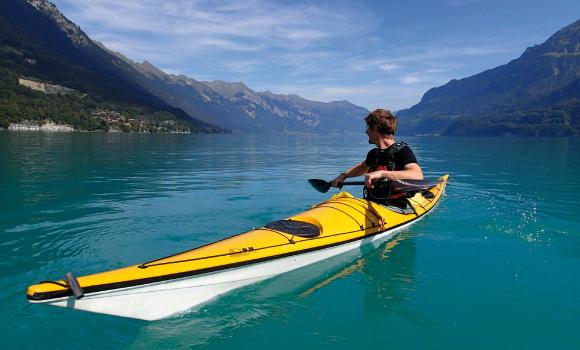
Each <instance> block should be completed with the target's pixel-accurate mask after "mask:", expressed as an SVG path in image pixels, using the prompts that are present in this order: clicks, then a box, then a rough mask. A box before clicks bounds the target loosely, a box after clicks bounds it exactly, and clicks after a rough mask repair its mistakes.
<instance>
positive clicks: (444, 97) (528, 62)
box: [399, 20, 580, 136]
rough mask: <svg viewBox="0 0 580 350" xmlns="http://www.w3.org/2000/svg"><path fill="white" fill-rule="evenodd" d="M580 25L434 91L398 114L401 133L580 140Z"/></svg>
mask: <svg viewBox="0 0 580 350" xmlns="http://www.w3.org/2000/svg"><path fill="white" fill-rule="evenodd" d="M579 80H580V20H579V21H576V22H574V23H572V24H571V25H569V26H567V27H565V28H563V29H561V30H560V31H558V32H557V33H555V34H554V35H553V36H552V37H550V38H549V39H548V40H547V41H546V42H544V43H543V44H541V45H536V46H534V47H530V48H528V49H526V51H525V52H524V53H523V54H522V55H521V56H520V57H519V58H517V59H515V60H513V61H511V62H509V63H507V64H505V65H503V66H499V67H496V68H493V69H490V70H487V71H485V72H482V73H480V74H477V75H474V76H472V77H468V78H464V79H460V80H452V81H450V82H449V83H447V84H445V85H443V86H441V87H437V88H433V89H430V90H429V91H427V92H426V93H425V95H424V96H423V98H422V99H421V102H420V103H419V104H417V105H415V106H413V107H412V108H410V109H408V110H403V111H400V112H399V116H400V117H401V119H402V120H403V121H402V123H401V127H402V129H401V131H402V132H404V133H415V134H443V135H454V136H461V135H474V136H484V135H530V136H534V135H546V136H549V135H580V113H579V111H580V89H579V84H580V83H579Z"/></svg>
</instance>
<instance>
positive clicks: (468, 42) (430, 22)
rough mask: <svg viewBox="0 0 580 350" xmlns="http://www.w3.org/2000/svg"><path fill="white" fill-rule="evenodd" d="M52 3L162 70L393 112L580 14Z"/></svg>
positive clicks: (511, 7) (469, 4) (496, 8)
mask: <svg viewBox="0 0 580 350" xmlns="http://www.w3.org/2000/svg"><path fill="white" fill-rule="evenodd" d="M52 1H53V2H54V3H55V4H56V5H57V6H58V8H59V9H60V10H61V11H62V12H63V13H64V15H65V16H66V17H68V18H69V19H71V20H72V21H73V22H75V23H76V24H78V25H79V26H80V27H81V28H82V29H83V30H84V31H85V32H86V33H87V34H88V35H89V36H90V37H91V38H93V39H95V40H98V41H100V42H102V43H104V44H105V46H107V47H108V48H110V49H112V50H115V51H119V52H121V53H122V54H124V55H125V56H127V57H129V58H131V59H133V60H135V61H139V62H141V61H143V60H148V61H149V62H151V63H153V64H154V65H155V66H157V67H159V68H161V69H162V70H163V71H165V72H167V73H171V74H184V75H187V76H189V77H191V78H194V79H197V80H218V79H219V80H226V81H243V82H245V83H246V84H247V85H248V86H249V87H251V88H252V89H254V90H256V91H265V90H268V91H271V92H274V93H284V94H290V93H293V94H298V95H300V96H302V97H305V98H308V99H311V100H316V101H324V102H328V101H336V100H349V101H351V102H353V103H355V104H357V105H360V106H363V107H366V108H368V109H373V108H376V107H387V108H390V109H392V110H399V109H403V108H408V107H411V106H412V105H414V104H416V103H418V102H419V101H420V99H421V96H422V95H423V94H424V93H425V92H426V91H427V90H428V89H429V88H431V87H435V86H440V85H443V84H445V83H446V82H448V81H449V80H451V79H459V78H463V77H467V76H470V75H474V74H477V73H479V72H481V71H484V70H486V69H490V68H493V67H496V66H498V65H502V64H505V63H507V62H509V61H510V60H512V59H515V58H517V57H519V56H520V55H521V53H522V52H523V51H524V50H525V48H526V47H528V46H533V45H534V44H540V43H542V42H544V41H545V40H546V39H547V38H548V37H549V36H550V35H552V34H553V33H554V32H556V31H557V30H559V29H560V28H562V27H564V26H566V25H568V24H570V23H572V22H574V21H575V20H577V19H579V18H580V1H578V0H575V1H557V0H554V1H515V0H513V1H510V0H505V1H496V0H439V1H436V0H433V1H412V0H409V1H260V0H233V1H196V0H166V1H158V0H140V1H137V0H123V1H120V0H52Z"/></svg>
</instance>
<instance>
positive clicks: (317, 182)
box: [308, 179, 365, 193]
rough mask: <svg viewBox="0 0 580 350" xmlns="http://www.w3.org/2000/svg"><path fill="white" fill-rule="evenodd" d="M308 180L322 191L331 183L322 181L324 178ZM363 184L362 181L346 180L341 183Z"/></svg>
mask: <svg viewBox="0 0 580 350" xmlns="http://www.w3.org/2000/svg"><path fill="white" fill-rule="evenodd" d="M308 182H309V183H310V184H311V185H312V187H314V188H315V189H316V190H317V191H318V192H322V193H326V192H328V190H329V189H330V188H331V187H332V185H331V184H330V182H328V181H324V180H320V179H309V180H308ZM364 184H365V182H364V181H348V182H343V183H342V185H343V186H349V185H364Z"/></svg>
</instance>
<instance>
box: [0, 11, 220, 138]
mask: <svg viewBox="0 0 580 350" xmlns="http://www.w3.org/2000/svg"><path fill="white" fill-rule="evenodd" d="M0 71H1V72H0V73H1V74H0V127H6V126H7V125H8V124H9V123H15V122H21V121H23V120H37V121H38V122H40V121H42V120H46V119H51V120H53V121H55V122H62V123H68V124H71V125H73V126H74V127H76V128H77V129H81V130H99V129H105V130H108V129H109V127H110V125H109V124H108V123H109V122H111V120H116V121H117V122H119V121H120V126H119V127H120V129H122V130H126V131H127V130H132V129H135V128H137V129H139V130H142V129H143V128H145V129H146V130H151V131H186V130H191V131H194V132H219V131H222V129H221V128H219V127H215V126H213V125H210V124H208V123H206V122H202V121H200V120H198V119H196V118H193V117H192V116H190V115H188V114H187V113H185V112H184V111H183V110H181V109H179V108H175V107H172V106H171V105H169V104H168V103H167V102H165V101H163V99H161V98H159V97H157V96H155V95H153V94H151V93H150V92H149V91H147V90H146V89H144V88H143V87H142V86H141V85H140V84H138V83H137V82H135V81H134V80H133V78H132V77H133V76H134V75H138V74H140V73H139V72H137V71H135V69H134V68H133V67H132V66H131V65H129V64H127V63H126V62H124V61H123V60H120V59H119V58H118V57H117V56H115V55H112V54H111V53H110V52H108V51H107V50H104V49H103V48H102V46H100V45H98V44H97V43H95V42H93V41H92V40H91V39H90V38H89V37H88V36H87V35H86V34H85V33H84V32H83V31H82V30H81V29H80V28H79V27H78V26H77V25H75V24H74V23H72V22H70V21H69V20H68V19H66V18H65V17H64V16H63V15H62V14H61V13H60V12H59V11H58V9H57V8H56V6H55V5H54V4H52V3H50V2H49V1H46V0H29V1H24V0H2V1H0ZM20 78H25V80H26V81H27V82H28V84H29V85H30V84H33V83H31V82H37V84H39V85H46V86H58V87H59V91H75V92H77V93H74V94H60V93H54V94H49V93H46V92H42V89H40V90H38V89H37V90H32V89H30V88H27V87H25V86H23V85H22V84H19V81H21V80H19V79H20ZM71 89H72V90H71ZM111 123H112V122H111ZM111 125H112V124H111Z"/></svg>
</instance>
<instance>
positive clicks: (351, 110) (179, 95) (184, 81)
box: [115, 53, 368, 133]
mask: <svg viewBox="0 0 580 350" xmlns="http://www.w3.org/2000/svg"><path fill="white" fill-rule="evenodd" d="M115 54H116V55H117V57H119V58H120V59H122V60H123V61H125V62H126V63H128V64H130V65H131V66H132V67H133V68H135V70H136V71H138V72H139V73H140V75H139V76H134V79H135V80H136V81H138V82H139V84H141V86H143V87H144V88H146V89H147V90H148V91H150V92H151V93H153V94H155V95H157V96H159V97H161V98H162V99H163V100H164V101H166V102H167V103H169V104H170V105H172V106H174V107H176V108H181V109H183V110H184V111H186V112H187V113H189V114H190V115H196V116H197V117H198V118H200V119H202V120H204V121H206V122H209V123H213V124H216V125H220V126H222V127H225V128H228V129H230V130H233V131H235V132H243V133H261V132H274V133H293V132H299V133H333V132H336V133H344V132H355V131H358V130H360V129H361V127H362V126H361V125H362V119H363V118H364V116H365V115H366V114H368V110H366V109H365V108H363V107H359V106H356V105H354V104H352V103H350V102H348V101H337V102H328V103H323V102H315V101H310V100H307V99H304V98H302V97H300V96H298V95H283V94H273V93H271V92H268V91H266V92H256V91H254V90H252V89H250V88H249V87H247V86H246V85H245V84H244V83H242V82H225V81H221V80H218V81H212V82H206V81H203V82H202V81H197V80H195V79H192V78H189V77H186V76H184V75H179V76H176V75H171V74H166V73H164V72H162V71H161V70H160V69H158V68H156V67H155V66H153V65H152V64H151V63H149V62H147V61H145V62H143V63H137V62H133V61H131V60H130V59H128V58H126V57H124V56H123V55H121V54H119V53H115Z"/></svg>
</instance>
